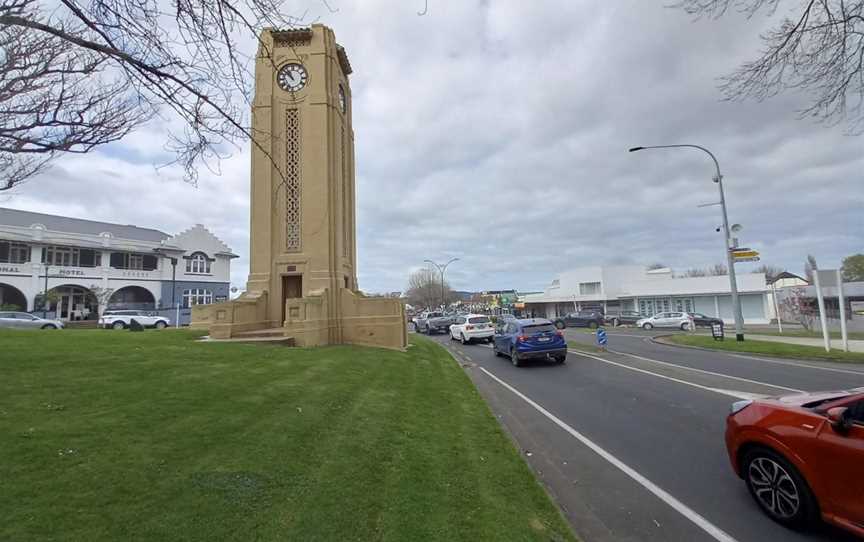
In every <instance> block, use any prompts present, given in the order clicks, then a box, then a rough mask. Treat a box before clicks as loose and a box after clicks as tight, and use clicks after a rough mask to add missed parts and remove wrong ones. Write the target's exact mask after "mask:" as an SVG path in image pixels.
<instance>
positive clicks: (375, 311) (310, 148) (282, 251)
mask: <svg viewBox="0 0 864 542" xmlns="http://www.w3.org/2000/svg"><path fill="white" fill-rule="evenodd" d="M350 74H351V64H350V63H349V61H348V55H347V54H346V52H345V49H343V48H342V46H340V45H339V44H337V43H336V38H335V36H334V34H333V31H332V30H331V29H329V28H327V27H326V26H323V25H313V26H312V27H311V28H304V29H292V30H265V31H264V32H263V33H262V35H261V37H260V45H259V49H258V56H257V59H256V65H255V98H254V102H253V104H252V130H253V137H254V141H253V145H252V178H251V220H250V239H251V240H250V271H249V280H248V283H247V289H246V292H245V293H244V294H243V295H242V296H241V297H240V298H238V299H237V300H235V301H232V302H230V303H222V304H217V305H209V306H202V307H195V310H194V314H193V324H194V325H208V326H209V327H210V332H211V336H212V337H214V338H239V337H246V336H265V335H266V336H274V335H275V336H279V335H283V336H285V337H291V338H293V339H294V341H295V342H296V343H297V344H298V345H322V344H339V343H358V344H370V345H378V346H386V347H391V348H404V347H405V345H406V341H407V335H406V331H405V318H404V308H403V306H402V304H401V303H400V302H399V301H398V300H389V299H388V300H385V299H374V298H366V297H364V296H363V295H362V294H360V293H359V292H358V291H357V239H356V229H355V214H354V210H355V183H354V131H353V128H352V124H351V108H352V105H351V87H350V85H349V80H348V77H349V75H350Z"/></svg>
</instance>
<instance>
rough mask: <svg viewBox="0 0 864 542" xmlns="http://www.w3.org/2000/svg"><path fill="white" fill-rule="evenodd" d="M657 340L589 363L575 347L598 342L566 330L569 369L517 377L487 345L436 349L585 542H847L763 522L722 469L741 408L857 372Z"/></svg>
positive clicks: (839, 384)
mask: <svg viewBox="0 0 864 542" xmlns="http://www.w3.org/2000/svg"><path fill="white" fill-rule="evenodd" d="M656 334H657V333H653V334H652V333H649V332H643V331H641V330H623V331H619V330H613V331H609V333H608V335H609V349H610V351H609V352H606V353H596V352H590V351H589V350H588V349H587V348H585V346H584V345H589V344H593V341H594V336H593V335H590V334H587V333H583V332H579V331H575V330H567V338H568V343H569V346H570V348H571V353H570V355H569V356H568V360H567V363H566V364H565V365H563V366H558V365H549V364H542V363H540V364H533V365H529V366H527V367H524V368H516V367H514V366H513V365H512V364H510V362H509V360H508V359H507V358H497V357H495V356H494V355H493V353H492V350H491V348H489V347H488V346H486V345H468V346H462V345H460V344H458V343H455V342H451V341H449V340H448V339H447V337H443V336H438V337H436V340H438V341H439V342H441V343H442V344H443V345H445V346H446V347H448V348H450V349H451V351H452V352H453V353H454V356H455V357H456V359H457V360H459V361H460V362H461V363H462V365H463V367H465V369H466V371H467V372H468V374H469V375H470V376H471V378H472V379H473V380H474V382H475V383H476V385H477V387H478V389H479V390H480V392H481V393H482V394H483V396H484V397H485V398H486V400H487V401H488V403H489V405H490V407H491V408H492V411H493V413H494V414H495V415H496V416H497V417H498V418H499V420H500V421H501V422H502V423H503V424H504V425H505V426H506V427H507V429H508V430H509V432H510V434H511V435H512V436H513V438H514V439H515V441H516V445H517V446H518V447H519V448H520V449H521V450H522V451H523V453H525V455H526V458H527V460H528V462H529V464H530V465H531V466H532V468H533V469H534V470H535V471H536V472H537V473H538V476H539V477H540V478H541V480H542V481H543V482H544V483H545V484H546V486H547V488H548V489H549V490H550V492H551V493H552V494H553V496H554V497H555V498H556V499H557V501H558V502H559V504H560V505H561V507H562V509H563V510H564V512H565V515H566V516H567V518H568V519H569V520H570V521H571V523H572V524H573V526H574V529H575V530H576V532H577V534H579V535H580V536H581V537H582V538H583V539H585V540H586V541H588V542H603V541H648V540H658V541H661V540H662V541H667V540H668V541H677V540H681V541H700V540H705V541H712V540H721V541H725V542H733V541H740V542H745V541H775V540H776V541H784V542H785V541H805V540H806V541H829V540H831V541H847V540H848V541H851V540H854V539H853V538H852V537H850V536H848V535H846V534H845V533H843V532H841V531H839V530H835V529H833V528H830V527H827V526H825V527H823V528H821V529H818V530H817V531H816V532H812V533H808V534H799V533H796V532H792V531H789V530H787V529H784V528H783V527H781V526H779V525H777V524H775V523H774V522H772V521H771V520H769V519H768V518H767V517H766V516H764V515H763V514H762V513H761V512H760V511H759V509H758V508H757V507H756V505H755V503H753V502H752V500H751V499H750V496H749V494H748V493H747V489H746V487H745V486H744V483H743V482H742V481H741V480H739V479H738V478H736V477H735V476H734V474H733V473H732V470H731V468H730V467H729V461H728V458H727V456H726V449H725V446H724V444H723V431H724V427H725V417H726V414H727V413H728V410H729V405H730V403H732V402H733V401H735V400H737V399H738V398H743V397H752V396H754V395H774V394H781V393H788V392H789V391H790V390H820V389H842V388H850V387H856V386H864V368H862V367H855V366H849V365H841V364H822V363H818V362H813V363H808V362H799V361H794V362H792V361H790V362H786V361H778V360H772V359H768V358H758V357H745V356H740V355H735V354H726V353H719V352H718V353H714V352H705V351H699V350H690V349H682V348H677V347H673V346H666V345H659V344H656V343H653V342H651V341H650V336H651V335H656ZM580 347H582V348H583V349H584V350H583V351H584V352H586V355H582V354H579V353H576V352H577V351H578V350H579V349H580Z"/></svg>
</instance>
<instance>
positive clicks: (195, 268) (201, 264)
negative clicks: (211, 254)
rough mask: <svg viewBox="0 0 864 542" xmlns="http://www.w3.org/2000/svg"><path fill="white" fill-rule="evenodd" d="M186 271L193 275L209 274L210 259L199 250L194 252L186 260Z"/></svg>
mask: <svg viewBox="0 0 864 542" xmlns="http://www.w3.org/2000/svg"><path fill="white" fill-rule="evenodd" d="M186 272H187V273H191V274H193V275H208V274H210V260H209V259H207V256H206V255H204V254H203V253H201V252H196V253H195V254H193V255H192V256H191V257H190V258H189V259H188V260H186Z"/></svg>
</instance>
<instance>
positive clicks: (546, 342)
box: [492, 318, 567, 367]
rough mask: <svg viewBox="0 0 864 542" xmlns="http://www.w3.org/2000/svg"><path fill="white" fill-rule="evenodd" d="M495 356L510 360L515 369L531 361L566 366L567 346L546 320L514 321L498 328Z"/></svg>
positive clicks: (503, 323) (559, 332)
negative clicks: (551, 361)
mask: <svg viewBox="0 0 864 542" xmlns="http://www.w3.org/2000/svg"><path fill="white" fill-rule="evenodd" d="M492 350H493V352H494V353H495V355H496V356H507V357H509V358H510V361H511V362H512V363H513V365H515V366H516V367H520V366H521V365H523V364H524V362H525V361H528V360H531V359H545V360H553V361H555V362H556V363H564V361H565V360H566V359H567V342H566V341H565V340H564V334H563V333H562V332H561V330H559V329H555V326H554V325H553V324H552V322H551V321H549V320H546V319H545V318H528V319H522V320H512V321H509V322H502V323H499V324H498V327H497V328H496V329H495V335H494V337H493V342H492Z"/></svg>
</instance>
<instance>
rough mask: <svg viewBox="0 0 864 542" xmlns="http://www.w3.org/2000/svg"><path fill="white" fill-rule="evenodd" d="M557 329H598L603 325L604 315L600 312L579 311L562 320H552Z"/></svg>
mask: <svg viewBox="0 0 864 542" xmlns="http://www.w3.org/2000/svg"><path fill="white" fill-rule="evenodd" d="M552 323H553V324H555V327H557V328H558V329H564V328H565V327H589V328H591V329H596V328H598V327H600V326H602V325H603V313H602V312H600V311H579V312H571V313H569V314H567V315H565V316H562V317H560V318H555V319H554V320H552Z"/></svg>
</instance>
